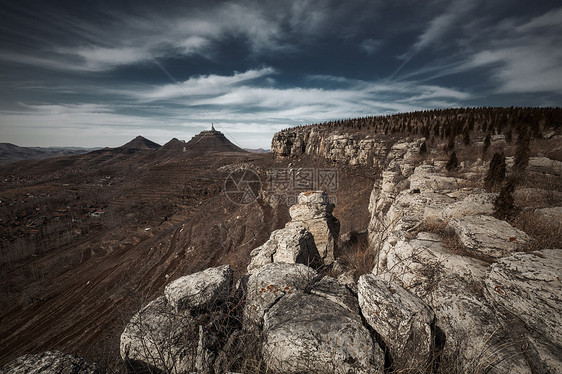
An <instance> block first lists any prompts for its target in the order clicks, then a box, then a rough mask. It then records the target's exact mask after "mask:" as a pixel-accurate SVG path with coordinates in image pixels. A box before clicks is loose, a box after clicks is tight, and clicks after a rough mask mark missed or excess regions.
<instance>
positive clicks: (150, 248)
mask: <svg viewBox="0 0 562 374" xmlns="http://www.w3.org/2000/svg"><path fill="white" fill-rule="evenodd" d="M289 162H291V164H290V165H291V167H292V168H294V169H298V168H312V167H321V168H331V169H337V170H338V172H339V175H338V180H339V186H338V191H337V192H336V193H335V196H336V198H337V199H338V200H337V201H338V204H337V207H336V210H335V212H334V214H335V215H336V216H337V217H338V218H340V220H341V222H342V230H341V232H342V233H345V232H348V231H351V230H354V231H364V230H366V227H367V224H368V212H367V209H366V208H365V207H366V206H367V205H368V200H369V194H370V190H371V188H372V184H373V181H374V176H373V175H372V172H371V171H369V170H367V169H366V168H364V167H355V168H341V167H339V166H338V165H337V164H334V163H332V162H330V161H327V160H326V159H324V158H316V157H311V156H304V155H303V156H302V157H300V158H293V159H291V160H287V159H274V157H273V156H272V155H271V154H269V153H248V152H245V151H243V150H241V149H240V148H238V147H236V146H235V145H234V144H232V143H230V142H229V141H228V140H227V139H226V138H224V136H222V134H220V133H218V134H217V133H212V132H205V133H202V135H201V136H197V137H195V138H194V139H193V140H191V141H190V142H187V143H185V142H183V141H179V140H177V139H173V140H171V141H170V142H169V143H167V144H166V145H164V146H162V147H160V146H159V145H157V144H156V143H153V142H151V141H149V140H147V139H144V138H142V137H137V138H135V139H134V140H133V141H131V142H129V143H127V144H126V145H124V146H122V147H119V148H114V149H109V148H106V149H102V150H98V151H94V152H91V153H88V154H84V155H79V156H72V157H59V158H51V159H46V160H41V161H21V162H17V163H12V164H9V165H5V166H2V167H1V168H0V175H1V181H0V186H1V187H0V200H1V203H0V212H1V216H0V219H1V221H0V224H1V225H2V237H1V243H2V251H1V258H0V259H1V272H0V277H1V278H0V279H1V283H0V284H1V289H0V290H1V294H0V295H1V296H0V297H1V299H0V302H1V304H2V305H3V307H2V309H1V310H0V319H1V321H2V323H1V324H0V336H1V338H0V366H1V365H4V364H6V363H7V362H9V361H11V360H12V359H14V358H16V357H18V356H20V355H22V354H25V353H36V352H41V351H45V350H51V349H59V350H61V351H64V352H71V353H78V354H80V355H82V356H84V357H86V358H88V359H91V360H93V361H96V362H99V363H100V364H102V365H104V366H106V367H111V366H113V365H114V363H115V362H118V361H119V348H118V347H119V336H120V334H121V332H122V331H123V328H124V326H125V325H126V323H127V322H128V321H129V320H130V318H131V316H132V315H133V314H134V313H135V312H136V311H138V309H139V307H140V306H141V305H142V304H144V303H146V301H148V300H151V299H153V298H154V297H156V295H158V294H161V293H162V291H163V288H164V286H165V285H166V284H167V283H168V282H169V281H171V280H173V279H175V278H178V277H180V276H182V275H186V274H190V273H193V272H195V271H199V270H202V269H205V268H207V267H209V266H215V265H219V264H230V265H231V267H232V268H233V269H234V270H235V272H236V273H237V275H238V276H240V275H241V274H243V273H244V272H245V267H246V266H247V264H248V262H249V258H250V257H249V252H250V251H251V249H253V248H255V247H257V246H259V245H261V244H262V243H263V242H265V241H266V240H267V239H268V237H269V234H270V232H271V231H273V230H274V229H277V228H281V227H283V225H284V224H285V223H286V222H287V220H288V219H289V217H288V206H287V203H285V202H284V201H281V202H279V203H277V204H267V202H266V200H265V198H266V195H264V194H262V195H260V197H259V198H258V199H257V200H255V201H253V202H251V203H249V204H235V203H233V202H232V201H231V200H230V199H229V197H230V198H233V197H234V200H235V201H236V196H235V195H227V194H226V193H225V189H227V191H228V189H230V188H231V187H232V186H230V187H229V185H228V184H227V182H226V181H227V177H228V176H229V174H230V172H231V171H233V175H234V177H235V178H237V177H236V176H237V175H238V177H239V176H240V168H244V167H251V169H252V170H253V171H254V172H255V173H257V174H258V175H259V179H260V180H261V181H262V183H263V185H262V189H266V188H265V187H266V186H267V185H266V182H267V174H268V171H270V170H273V169H281V170H283V169H284V168H287V167H288V165H289ZM340 166H341V165H340ZM352 189H353V194H349V191H350V190H352ZM254 192H255V193H258V192H259V191H257V190H256V191H254ZM295 196H296V195H295ZM360 206H361V207H363V208H362V209H358V208H357V207H360ZM344 207H345V209H344ZM356 208H357V209H356Z"/></svg>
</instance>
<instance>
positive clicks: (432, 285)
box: [369, 147, 560, 373]
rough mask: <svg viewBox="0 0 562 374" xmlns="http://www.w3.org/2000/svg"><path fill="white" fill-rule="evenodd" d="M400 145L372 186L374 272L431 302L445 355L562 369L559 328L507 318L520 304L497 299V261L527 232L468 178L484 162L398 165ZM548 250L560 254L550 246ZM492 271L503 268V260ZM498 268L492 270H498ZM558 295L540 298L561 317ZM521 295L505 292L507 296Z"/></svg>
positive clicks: (466, 361) (523, 369)
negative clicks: (450, 169)
mask: <svg viewBox="0 0 562 374" xmlns="http://www.w3.org/2000/svg"><path fill="white" fill-rule="evenodd" d="M400 148H401V147H396V152H394V153H393V152H391V153H389V155H390V154H393V155H394V156H393V157H396V158H394V159H393V160H387V161H386V164H387V165H388V166H387V168H386V169H385V170H384V171H383V173H382V176H383V178H382V180H381V181H380V182H378V183H375V185H374V187H373V192H372V194H371V201H370V205H369V209H370V213H371V222H370V224H369V239H370V243H371V246H372V248H373V249H374V250H376V251H377V257H376V263H375V267H374V269H373V274H374V275H376V276H378V277H380V278H381V279H382V280H384V282H388V283H389V284H393V282H396V283H398V284H399V285H400V286H402V287H404V288H405V289H407V290H409V291H411V292H413V293H414V294H415V295H417V296H419V297H420V298H422V299H423V301H424V302H425V303H426V304H428V305H429V306H430V307H431V308H432V309H433V311H434V312H435V316H436V320H435V332H436V335H438V336H439V335H442V337H441V338H438V340H440V341H442V342H444V344H445V345H444V347H443V349H444V351H443V355H442V356H441V357H442V359H444V360H446V359H447V357H454V359H455V360H456V361H457V362H458V365H460V366H461V367H462V368H463V370H465V371H468V372H472V371H478V370H483V371H487V372H494V373H504V372H515V373H531V372H537V373H538V372H541V373H543V372H544V373H547V372H557V371H558V366H557V365H558V364H559V363H560V360H559V359H558V360H556V359H553V358H552V357H557V355H558V356H560V355H559V345H557V344H556V343H554V342H556V341H557V340H556V339H558V341H559V337H556V336H553V335H552V334H550V335H545V334H538V333H533V332H532V331H533V328H534V327H531V326H532V325H530V324H527V322H525V323H522V322H519V323H515V322H514V320H513V319H512V318H511V319H510V317H509V315H511V316H513V315H516V313H517V311H516V310H513V306H512V309H511V311H508V309H507V306H508V305H505V306H502V303H501V302H500V301H499V300H497V298H498V297H500V296H501V295H494V297H489V294H492V290H493V292H496V293H497V290H495V289H494V288H493V287H495V286H496V285H494V286H492V285H491V284H490V285H488V283H490V282H491V281H490V278H489V276H488V275H487V274H488V272H489V269H496V268H497V267H499V266H500V264H503V263H504V261H507V259H510V258H511V257H505V256H509V255H510V254H512V253H514V252H516V251H518V250H520V249H521V248H522V247H523V246H524V245H525V244H526V243H527V242H528V241H529V237H528V236H527V235H526V234H525V233H524V232H522V231H520V230H517V229H515V228H514V227H512V226H511V225H510V224H509V223H507V222H505V221H501V220H497V219H496V218H493V217H491V214H492V213H493V202H494V200H495V197H496V194H491V193H488V192H486V191H483V190H480V189H478V188H474V187H470V186H471V185H472V183H471V181H470V180H469V178H471V177H473V176H474V175H481V174H482V170H481V169H482V167H481V165H480V164H478V163H476V164H475V165H474V166H473V167H472V168H468V167H466V166H465V168H464V169H461V171H460V172H457V173H456V174H455V176H454V177H453V176H451V175H448V174H447V173H445V172H443V171H442V165H441V164H439V163H433V164H426V165H419V166H415V167H414V168H413V170H412V168H411V167H410V166H409V165H411V161H408V160H405V162H406V166H403V167H396V165H402V164H403V159H402V158H403V157H404V156H405V153H401V152H398V150H399V149H400ZM535 213H536V215H537V216H540V214H541V212H539V211H536V212H535ZM544 213H545V215H549V214H556V211H555V210H553V211H551V210H546V211H544ZM513 256H518V255H517V254H513ZM544 256H545V257H547V258H550V261H553V259H554V255H553V254H552V253H548V254H544ZM492 258H497V259H499V261H498V263H497V264H495V265H493V266H492V267H491V268H490V263H489V262H485V261H482V260H487V261H490V259H492ZM510 261H513V260H510ZM502 269H504V268H503V267H502ZM492 271H493V272H492V273H491V274H496V273H497V271H499V269H498V270H492ZM512 271H515V272H516V273H517V272H523V273H524V272H525V270H524V266H515V269H512ZM535 272H536V274H535V275H536V276H537V277H540V276H539V275H538V274H544V273H546V274H548V271H546V270H544V271H543V270H541V267H540V266H537V267H536V268H535ZM508 275H509V276H511V277H513V279H518V278H521V275H516V274H511V273H507V274H504V275H503V276H504V277H507V276H508ZM498 277H499V275H494V279H496V280H497V279H498ZM487 279H488V280H487ZM492 283H493V282H492ZM502 284H503V283H502ZM533 287H538V289H539V290H540V287H539V286H538V285H529V289H527V290H526V291H524V290H521V289H518V290H517V291H515V292H516V293H517V294H518V295H521V296H520V297H524V296H523V295H525V292H529V290H530V289H532V288H533ZM499 291H500V292H501V291H502V289H501V287H500V288H499ZM558 297H559V296H554V295H552V294H551V295H550V296H549V297H544V298H543V299H541V300H539V299H534V300H533V301H534V302H535V303H536V305H537V306H536V307H537V308H543V309H544V314H546V315H548V316H550V317H547V318H550V321H551V323H554V324H556V323H557V320H556V318H554V317H553V316H559V315H560V312H559V311H557V310H554V309H549V308H548V307H546V308H545V307H544V304H545V303H549V302H550V301H547V299H549V300H555V299H556V298H558ZM514 300H515V299H511V300H508V299H507V298H506V299H505V300H504V303H505V304H508V303H511V302H513V301H514ZM519 305H520V307H521V308H524V307H526V306H525V304H524V303H520V304H519ZM501 310H505V311H504V312H501ZM379 313H380V312H379ZM530 313H532V310H531V312H530ZM387 320H388V318H387ZM379 330H383V329H382V328H381V327H379ZM377 331H378V330H377ZM379 333H380V332H379ZM522 336H523V337H525V338H524V339H522ZM394 341H396V339H394ZM394 355H397V353H396V352H395V353H394Z"/></svg>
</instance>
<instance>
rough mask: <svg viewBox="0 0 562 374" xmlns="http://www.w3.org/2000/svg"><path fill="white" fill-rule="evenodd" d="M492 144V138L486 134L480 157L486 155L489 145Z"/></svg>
mask: <svg viewBox="0 0 562 374" xmlns="http://www.w3.org/2000/svg"><path fill="white" fill-rule="evenodd" d="M491 143H492V136H491V135H490V133H488V134H486V138H484V148H482V156H485V155H486V154H487V153H488V149H489V148H490V144H491Z"/></svg>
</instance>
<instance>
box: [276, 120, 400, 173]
mask: <svg viewBox="0 0 562 374" xmlns="http://www.w3.org/2000/svg"><path fill="white" fill-rule="evenodd" d="M388 149H389V145H388V144H387V143H386V142H384V141H382V140H380V139H374V138H371V137H369V136H364V135H360V134H338V133H331V132H330V131H327V130H325V129H319V128H305V129H290V130H285V131H281V132H278V133H276V134H275V135H274V136H273V140H272V142H271V152H272V153H273V154H275V155H276V156H298V155H302V154H308V155H321V156H323V157H325V158H327V159H329V160H332V161H338V162H344V163H347V164H349V165H379V163H380V161H381V160H384V158H385V156H386V153H387V152H388Z"/></svg>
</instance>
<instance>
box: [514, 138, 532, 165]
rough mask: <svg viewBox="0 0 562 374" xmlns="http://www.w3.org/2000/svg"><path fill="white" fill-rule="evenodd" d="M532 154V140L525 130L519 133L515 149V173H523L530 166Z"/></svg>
mask: <svg viewBox="0 0 562 374" xmlns="http://www.w3.org/2000/svg"><path fill="white" fill-rule="evenodd" d="M530 153H531V139H530V137H529V133H528V131H526V130H523V131H522V132H520V133H519V136H518V138H517V143H516V147H515V161H514V162H513V171H514V172H515V173H522V172H523V171H524V170H525V168H526V167H527V165H528V164H529V155H530Z"/></svg>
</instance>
